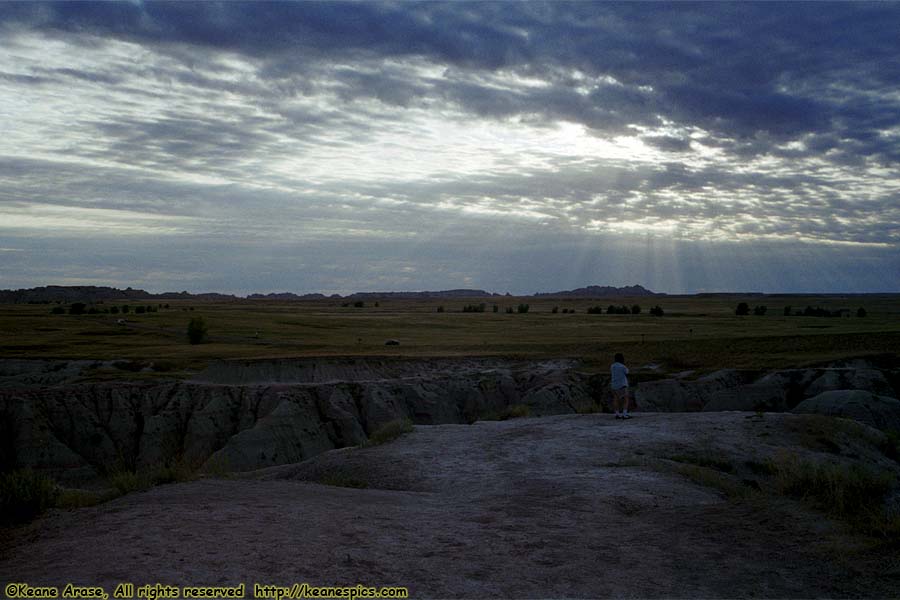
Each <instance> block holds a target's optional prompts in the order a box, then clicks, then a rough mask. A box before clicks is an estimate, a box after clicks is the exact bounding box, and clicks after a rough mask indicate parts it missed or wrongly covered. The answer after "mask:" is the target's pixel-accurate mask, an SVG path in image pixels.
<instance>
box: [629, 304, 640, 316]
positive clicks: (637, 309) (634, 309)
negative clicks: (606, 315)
mask: <svg viewBox="0 0 900 600" xmlns="http://www.w3.org/2000/svg"><path fill="white" fill-rule="evenodd" d="M631 314H633V315H639V314H641V307H640V306H639V305H637V304H634V305H632V306H631Z"/></svg>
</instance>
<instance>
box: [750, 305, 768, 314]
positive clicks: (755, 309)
mask: <svg viewBox="0 0 900 600" xmlns="http://www.w3.org/2000/svg"><path fill="white" fill-rule="evenodd" d="M767 310H769V309H768V308H766V307H765V306H754V307H753V314H754V315H756V316H757V317H761V316H763V315H765V314H766V311H767Z"/></svg>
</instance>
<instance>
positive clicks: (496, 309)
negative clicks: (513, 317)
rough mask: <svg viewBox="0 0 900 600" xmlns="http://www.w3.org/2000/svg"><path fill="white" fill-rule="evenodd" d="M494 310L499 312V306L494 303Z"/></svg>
mask: <svg viewBox="0 0 900 600" xmlns="http://www.w3.org/2000/svg"><path fill="white" fill-rule="evenodd" d="M494 312H500V307H499V306H498V305H496V304H495V305H494Z"/></svg>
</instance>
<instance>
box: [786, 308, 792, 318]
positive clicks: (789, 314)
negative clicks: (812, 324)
mask: <svg viewBox="0 0 900 600" xmlns="http://www.w3.org/2000/svg"><path fill="white" fill-rule="evenodd" d="M791 314H793V313H791V307H790V306H785V307H784V316H786V317H789V316H791Z"/></svg>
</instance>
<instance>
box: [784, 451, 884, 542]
mask: <svg viewBox="0 0 900 600" xmlns="http://www.w3.org/2000/svg"><path fill="white" fill-rule="evenodd" d="M771 469H772V471H773V476H772V480H771V484H772V489H773V491H775V492H776V493H778V494H782V495H785V496H791V497H794V498H799V499H801V500H803V501H806V502H809V503H811V504H812V505H814V506H815V507H816V508H819V509H821V510H823V511H825V512H826V513H828V514H830V515H832V516H834V517H837V518H839V519H842V520H844V521H847V522H849V523H850V524H851V525H853V526H855V528H856V529H858V530H860V531H862V532H864V533H870V534H877V535H889V534H892V533H894V534H896V533H900V515H895V514H889V513H888V511H887V509H886V507H885V498H886V496H887V494H888V492H890V491H891V489H892V487H893V485H894V483H895V481H894V480H895V478H894V476H893V474H891V473H888V472H883V471H876V470H874V469H871V468H867V467H863V466H861V465H859V464H855V463H854V464H840V463H814V462H812V461H809V460H801V459H800V458H798V457H797V455H796V454H793V453H789V452H782V453H780V454H778V455H777V456H776V457H775V458H773V459H772V460H771Z"/></svg>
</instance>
